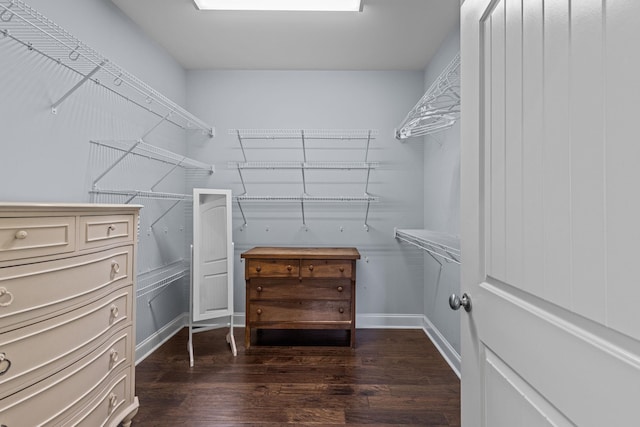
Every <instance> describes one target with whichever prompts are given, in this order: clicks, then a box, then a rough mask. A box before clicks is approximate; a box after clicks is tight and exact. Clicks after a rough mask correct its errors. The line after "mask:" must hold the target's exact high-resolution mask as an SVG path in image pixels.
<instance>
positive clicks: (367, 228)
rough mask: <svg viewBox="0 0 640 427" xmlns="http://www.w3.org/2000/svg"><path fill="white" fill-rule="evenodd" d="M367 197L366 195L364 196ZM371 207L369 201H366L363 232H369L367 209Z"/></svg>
mask: <svg viewBox="0 0 640 427" xmlns="http://www.w3.org/2000/svg"><path fill="white" fill-rule="evenodd" d="M365 195H366V196H367V197H369V195H368V194H365ZM370 206H371V199H369V200H367V212H366V213H365V214H364V229H365V231H369V207H370Z"/></svg>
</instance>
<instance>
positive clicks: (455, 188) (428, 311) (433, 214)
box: [419, 28, 460, 354]
mask: <svg viewBox="0 0 640 427" xmlns="http://www.w3.org/2000/svg"><path fill="white" fill-rule="evenodd" d="M459 50H460V29H459V28H455V29H454V30H452V32H451V33H450V34H449V35H448V36H447V38H446V39H445V41H444V42H443V43H442V45H441V46H440V48H439V50H438V52H437V54H436V55H435V56H434V58H433V59H432V60H431V61H430V62H429V65H428V67H427V69H426V70H425V74H424V82H425V90H426V89H427V88H428V87H429V86H430V85H431V83H432V82H433V81H434V80H435V79H436V78H437V77H438V76H439V75H440V73H441V72H442V70H443V69H444V68H445V67H446V66H447V65H448V64H449V62H450V61H451V60H452V59H453V57H454V56H455V55H456V53H458V52H459ZM419 143H420V144H423V143H424V182H425V184H424V227H425V228H426V229H430V230H435V231H442V232H445V233H449V234H453V235H459V234H460V224H459V223H460V122H459V121H458V122H457V123H456V124H455V125H454V126H453V127H452V128H450V129H448V130H445V131H442V132H439V133H436V134H434V135H430V136H426V137H425V138H424V142H422V141H420V142H419ZM442 264H443V266H442V269H441V268H440V265H439V264H438V263H437V262H436V261H435V260H434V259H433V258H432V257H431V256H429V255H425V256H424V265H425V273H424V279H425V286H424V313H425V315H426V316H427V318H428V319H429V320H430V321H431V323H432V324H433V325H434V326H435V327H436V328H437V329H438V331H439V332H440V333H441V334H442V335H443V337H444V338H445V339H446V341H447V342H448V343H449V344H450V345H451V346H452V347H453V348H454V349H455V350H456V351H457V352H458V354H460V313H459V312H455V311H453V310H451V309H450V308H449V304H448V298H449V295H451V294H452V293H456V294H459V292H460V266H459V265H458V264H455V263H447V262H443V263H442Z"/></svg>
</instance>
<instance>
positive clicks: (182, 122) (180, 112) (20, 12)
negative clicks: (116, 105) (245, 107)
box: [0, 0, 214, 137]
mask: <svg viewBox="0 0 640 427" xmlns="http://www.w3.org/2000/svg"><path fill="white" fill-rule="evenodd" d="M2 38H9V39H12V40H14V41H16V42H18V43H20V44H22V45H23V46H25V47H26V48H27V49H28V50H29V51H35V52H38V53H39V54H41V55H43V56H45V57H47V58H49V59H50V60H52V61H54V62H55V63H57V64H59V65H60V66H62V67H64V68H66V69H68V70H70V71H73V72H74V73H76V74H78V76H79V77H80V80H79V81H78V82H77V83H76V84H75V85H74V86H73V87H71V88H70V89H68V90H67V92H65V93H64V94H63V95H62V96H60V97H59V98H58V99H57V100H56V101H55V102H54V103H53V104H52V105H51V110H52V112H53V113H57V112H58V107H59V106H60V105H61V104H62V103H63V102H64V101H65V100H66V99H67V98H68V97H69V96H71V95H72V94H73V92H75V91H76V90H77V89H79V88H80V87H81V86H83V85H84V84H85V83H87V82H88V81H92V82H93V83H95V84H97V85H99V86H101V87H103V88H105V89H106V90H107V91H109V92H112V93H114V94H116V95H119V96H121V97H122V98H124V99H125V100H127V101H129V102H131V103H133V104H135V105H137V106H138V107H140V108H142V109H144V110H147V111H149V112H150V113H152V114H153V115H155V116H157V117H159V118H162V119H163V120H166V121H167V122H169V123H172V124H174V125H176V126H178V127H180V128H182V129H185V130H201V131H202V132H203V133H204V134H206V135H208V136H209V137H213V136H214V129H213V127H211V126H209V125H208V124H206V123H205V122H204V121H202V120H201V119H199V118H197V117H195V116H194V115H193V114H191V113H189V112H188V111H186V110H185V109H184V108H182V107H180V106H179V105H177V104H176V103H175V102H173V101H171V100H170V99H168V98H167V97H166V96H164V95H162V94H161V93H160V92H158V91H156V90H155V89H153V88H151V87H150V86H149V85H148V84H146V83H145V82H143V81H142V80H140V79H138V78H137V77H135V76H134V75H132V74H131V73H129V72H127V71H126V70H124V69H123V68H121V67H119V66H118V65H116V64H115V63H113V62H111V61H109V60H108V59H107V58H105V57H104V56H103V55H101V54H100V53H98V52H96V51H95V50H94V49H92V48H90V47H89V46H87V45H86V44H84V43H83V42H81V41H80V40H79V39H77V38H76V37H74V36H73V35H71V34H70V33H69V32H67V31H66V30H65V29H63V28H62V27H60V26H59V25H58V24H56V23H55V22H53V21H52V20H50V19H48V18H47V17H45V16H44V15H42V14H41V13H39V12H38V11H36V10H35V9H33V8H32V7H30V6H28V5H27V4H25V3H24V2H23V1H21V0H0V40H1V39H2Z"/></svg>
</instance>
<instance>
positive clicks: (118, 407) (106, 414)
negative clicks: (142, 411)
mask: <svg viewBox="0 0 640 427" xmlns="http://www.w3.org/2000/svg"><path fill="white" fill-rule="evenodd" d="M112 382H113V384H109V386H108V387H106V388H105V389H104V390H102V392H101V393H100V395H99V396H98V398H97V399H95V400H94V401H93V402H91V403H90V404H89V407H88V408H86V409H85V410H84V411H82V413H80V414H78V416H76V417H74V418H73V419H72V420H69V421H68V423H69V425H73V426H79V427H80V426H81V427H95V426H111V425H119V423H118V424H115V421H116V420H119V419H121V418H122V417H116V416H117V415H118V414H119V413H121V412H122V411H130V410H131V409H132V408H131V407H130V405H131V404H132V403H133V401H132V399H131V392H130V391H131V388H132V387H131V384H130V383H131V376H130V375H125V374H122V375H118V376H117V377H116V379H115V380H114V381H112ZM135 402H136V407H137V399H136V400H135ZM127 413H128V412H127Z"/></svg>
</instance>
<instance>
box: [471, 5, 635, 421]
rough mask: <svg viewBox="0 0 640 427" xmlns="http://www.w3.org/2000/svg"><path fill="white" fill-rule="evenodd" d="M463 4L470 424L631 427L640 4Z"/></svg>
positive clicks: (632, 410)
mask: <svg viewBox="0 0 640 427" xmlns="http://www.w3.org/2000/svg"><path fill="white" fill-rule="evenodd" d="M461 11H462V15H461V25H462V39H461V40H462V41H461V43H462V46H461V49H462V118H461V123H462V180H461V182H462V200H461V202H462V215H461V231H462V234H461V244H462V284H461V292H463V293H466V294H468V296H469V298H470V301H471V310H470V311H469V312H465V310H460V312H461V316H462V322H461V323H462V408H463V413H462V421H463V425H464V426H466V427H475V426H487V427H502V426H504V427H517V426H547V425H550V426H551V425H553V426H597V427H601V426H631V425H638V423H639V421H638V412H637V411H638V409H637V408H638V402H639V400H638V399H639V398H640V310H638V308H637V307H636V306H635V303H636V302H637V301H639V300H640V286H639V285H638V284H639V282H640V275H639V273H638V271H636V270H637V268H638V265H640V263H639V260H640V196H638V194H639V192H638V191H639V190H638V188H639V185H640V184H639V183H640V167H639V160H640V143H639V142H638V136H637V133H638V131H637V127H638V117H640V107H639V105H640V104H639V102H640V101H639V100H638V97H639V96H640V53H638V44H639V43H640V2H639V1H637V0H573V1H571V0H547V1H541V0H466V1H465V2H464V4H463V6H462V9H461Z"/></svg>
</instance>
